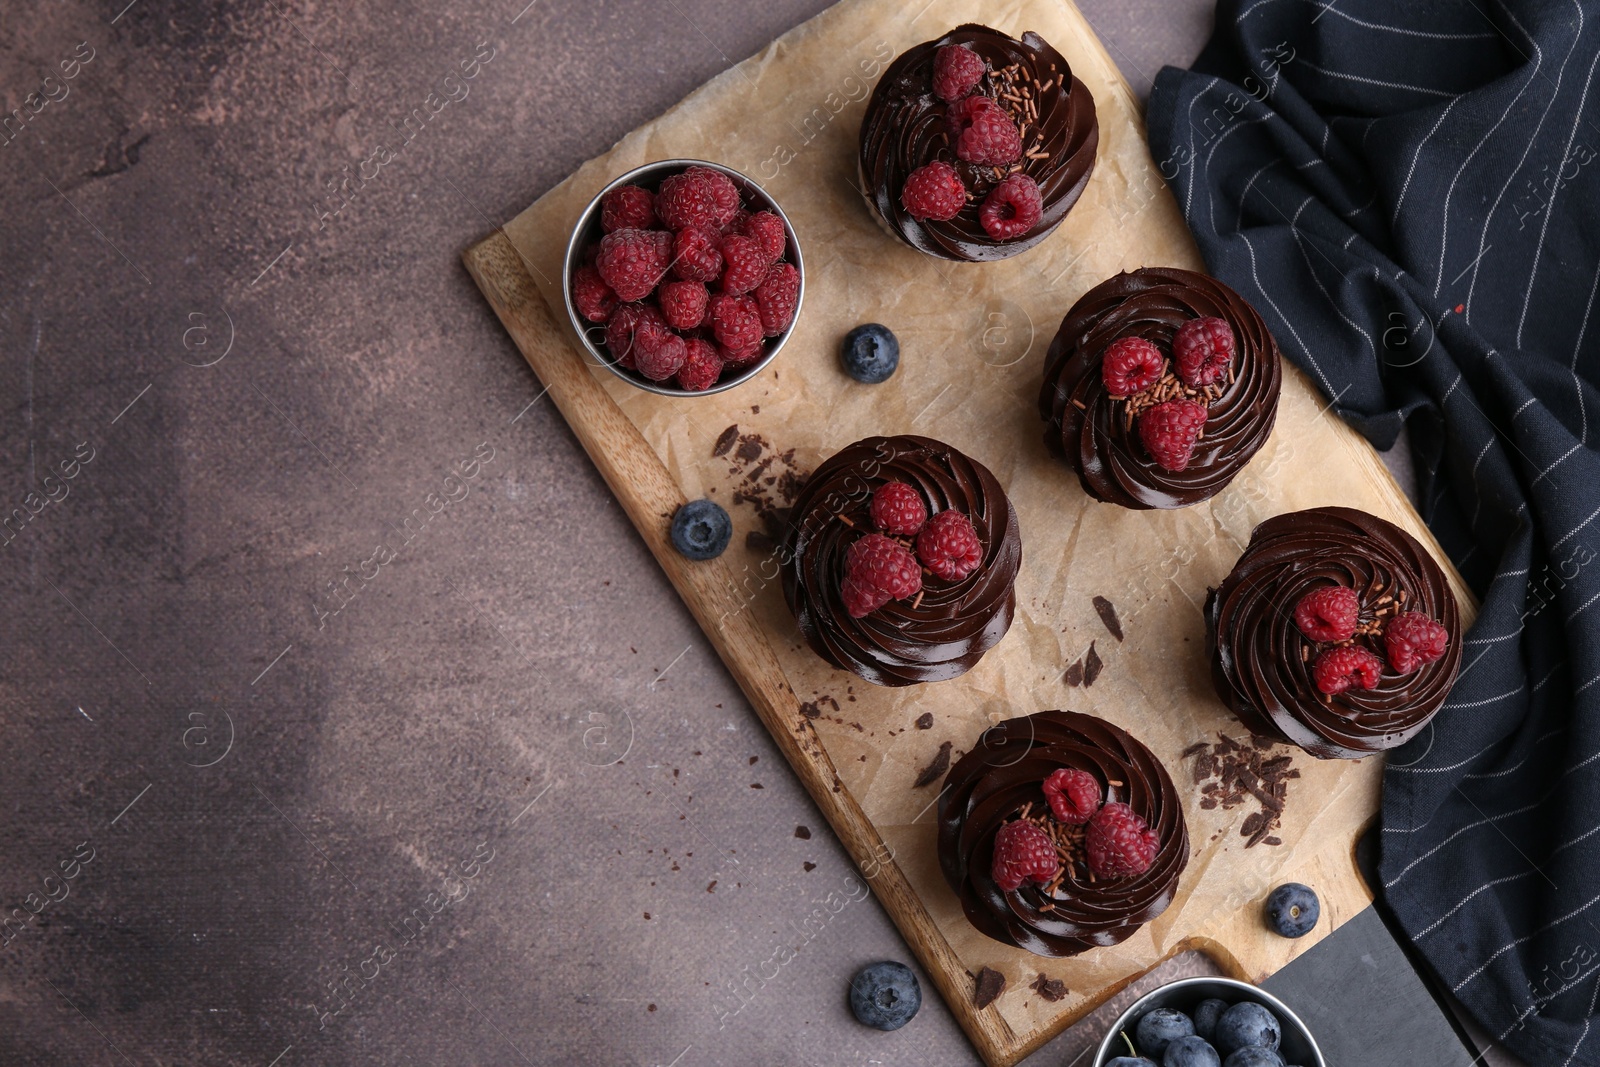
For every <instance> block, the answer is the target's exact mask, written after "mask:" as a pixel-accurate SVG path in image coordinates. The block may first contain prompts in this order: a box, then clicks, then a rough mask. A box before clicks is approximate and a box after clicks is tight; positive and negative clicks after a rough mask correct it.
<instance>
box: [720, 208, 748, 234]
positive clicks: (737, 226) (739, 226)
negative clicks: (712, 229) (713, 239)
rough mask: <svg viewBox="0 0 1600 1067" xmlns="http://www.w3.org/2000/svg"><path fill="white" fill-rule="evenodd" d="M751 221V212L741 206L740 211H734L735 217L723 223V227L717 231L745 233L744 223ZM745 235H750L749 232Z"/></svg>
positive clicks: (721, 232) (722, 232)
mask: <svg viewBox="0 0 1600 1067" xmlns="http://www.w3.org/2000/svg"><path fill="white" fill-rule="evenodd" d="M749 221H750V212H748V211H746V210H745V209H744V208H740V209H739V210H738V211H735V212H734V213H733V218H731V219H729V220H728V221H727V222H725V223H723V225H722V228H721V229H720V230H718V231H717V233H718V234H725V233H744V224H745V223H746V222H749ZM744 235H745V236H746V237H749V236H750V235H749V234H747V233H744Z"/></svg>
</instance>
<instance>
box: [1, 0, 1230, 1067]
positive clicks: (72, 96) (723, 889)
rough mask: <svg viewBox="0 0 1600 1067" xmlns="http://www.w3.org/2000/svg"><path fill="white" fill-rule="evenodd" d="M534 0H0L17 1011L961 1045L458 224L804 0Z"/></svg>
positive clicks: (782, 23) (281, 1064)
mask: <svg viewBox="0 0 1600 1067" xmlns="http://www.w3.org/2000/svg"><path fill="white" fill-rule="evenodd" d="M525 2H526V0H507V2H504V3H490V2H487V0H467V2H464V3H461V4H454V5H448V6H440V5H422V4H403V5H395V6H380V5H377V4H368V3H356V4H350V5H320V4H311V3H307V2H306V0H243V2H239V3H210V4H204V5H194V4H181V3H177V2H174V0H133V2H132V3H128V0H104V2H98V3H88V2H84V0H64V2H61V3H57V4H53V5H50V6H49V7H48V8H42V9H39V10H31V11H29V12H28V13H27V17H26V18H22V17H17V16H13V17H12V18H10V19H8V20H7V22H8V23H10V24H9V25H8V26H7V27H6V32H5V34H4V35H0V92H3V93H4V99H5V104H6V109H7V110H12V109H15V110H12V115H11V118H10V119H9V120H7V121H5V122H4V123H3V129H4V133H3V139H0V176H3V181H4V188H5V189H6V190H7V192H8V194H9V198H8V203H7V207H6V210H5V211H4V212H3V213H0V278H3V280H4V289H3V290H0V330H3V331H4V332H3V336H4V348H3V351H4V356H3V359H0V397H3V398H4V405H5V406H4V417H3V418H0V456H3V469H4V482H3V486H0V490H3V492H4V494H5V495H4V503H3V506H0V515H10V514H12V512H13V509H21V511H20V512H19V513H17V514H15V515H14V516H13V518H12V520H11V522H10V524H9V525H6V526H0V542H3V543H0V589H3V590H4V601H3V603H4V606H5V611H4V614H3V616H0V618H3V620H4V621H3V622H0V731H3V733H0V736H3V738H4V749H3V754H0V800H3V809H0V810H3V811H4V812H5V816H4V821H3V822H0V903H3V904H4V913H3V914H4V916H9V917H10V918H7V919H3V920H0V930H3V933H0V938H3V940H4V947H3V949H0V1062H5V1063H8V1064H9V1063H17V1064H35V1063H38V1064H54V1063H63V1062H71V1063H108V1064H109V1063H129V1064H132V1063H141V1064H142V1063H188V1062H206V1063H219V1064H220V1063H227V1064H259V1065H275V1067H291V1065H293V1064H299V1063H313V1062H320V1063H329V1064H365V1063H373V1064H379V1063H381V1064H399V1063H419V1064H420V1063H444V1062H450V1063H482V1064H517V1063H528V1064H545V1063H556V1062H566V1061H568V1060H572V1059H579V1058H582V1059H584V1060H586V1061H592V1062H597V1063H607V1064H610V1063H632V1064H682V1065H684V1067H687V1065H689V1064H748V1063H780V1062H781V1063H805V1064H828V1065H833V1064H871V1063H880V1062H881V1063H888V1062H904V1063H913V1062H915V1063H927V1064H931V1063H938V1064H946V1063H966V1062H972V1055H971V1052H970V1049H969V1048H968V1047H967V1045H966V1043H965V1040H964V1039H963V1037H962V1035H961V1034H960V1032H959V1031H958V1030H957V1028H956V1027H955V1025H954V1024H953V1022H952V1021H951V1019H950V1017H949V1015H948V1013H947V1012H946V1011H945V1010H944V1008H943V1006H942V1005H940V1004H939V1003H937V1001H936V1000H933V1001H932V1002H930V1003H929V1005H928V1006H927V1007H926V1008H925V1009H924V1011H923V1013H922V1014H921V1015H920V1016H919V1017H918V1019H917V1021H916V1022H915V1023H914V1024H913V1025H912V1026H910V1027H908V1028H907V1029H906V1030H904V1031H901V1032H900V1033H898V1034H894V1035H880V1034H877V1033H875V1032H870V1031H866V1030H864V1029H863V1028H861V1027H859V1026H857V1025H856V1024H854V1023H853V1022H852V1021H851V1020H850V1019H849V1018H848V1013H847V1009H846V1007H845V1004H844V989H845V982H846V979H847V976H848V975H849V974H850V973H851V972H852V971H853V970H854V969H855V968H856V967H857V966H858V965H859V964H861V963H862V962H865V961H867V960H870V959H874V958H880V957H896V958H904V957H905V956H906V953H905V951H904V948H903V946H902V945H901V944H900V942H899V939H898V937H897V935H896V933H895V931H894V929H893V927H892V926H891V925H890V923H889V922H888V920H887V919H886V918H885V917H884V915H883V914H882V912H881V911H879V910H878V908H877V907H876V906H875V905H874V904H872V903H871V901H870V900H866V901H862V900H857V899H853V898H852V897H853V895H852V894H851V893H849V892H847V891H846V890H847V886H848V885H850V884H851V883H850V882H848V881H847V878H848V876H849V874H850V872H851V868H850V866H849V864H848V862H847V860H846V859H845V857H844V855H843V853H842V852H841V850H840V849H839V848H838V846H837V845H836V844H835V843H834V842H833V841H832V840H831V838H830V836H829V834H828V833H827V831H826V829H825V828H824V827H823V826H822V824H821V823H820V821H819V819H818V818H817V815H816V813H815V811H814V809H813V808H812V807H811V806H810V803H809V801H808V800H807V799H806V797H805V795H804V794H803V792H802V791H801V789H800V788H799V786H798V785H797V783H796V782H795V780H794V778H793V777H792V775H791V774H790V773H789V772H788V771H787V769H786V768H785V767H783V765H782V763H781V761H779V760H778V759H777V758H776V756H775V753H774V750H773V748H772V746H771V743H770V742H769V741H768V739H767V738H766V736H765V734H764V732H763V731H762V730H761V729H760V727H759V725H758V724H757V723H756V722H755V721H754V719H753V718H752V717H751V715H750V713H749V710H748V709H747V707H746V706H745V704H744V702H743V699H742V697H741V696H740V694H739V692H738V690H737V689H736V688H735V687H734V686H733V684H732V683H731V681H730V680H729V678H728V676H727V674H726V673H725V671H724V670H723V669H722V667H721V666H720V664H719V663H718V662H717V660H716V659H715V657H714V656H713V655H712V654H711V652H710V650H709V646H708V645H707V644H706V642H705V641H704V639H703V638H702V637H701V636H700V634H699V633H698V632H697V630H696V628H695V626H694V623H693V622H692V620H691V619H690V617H689V615H688V613H687V612H686V611H685V610H684V608H683V606H682V605H681V604H680V603H679V601H678V599H677V598H676V596H674V595H673V593H672V591H671V589H670V588H669V586H668V585H667V583H666V581H665V579H664V578H663V577H662V575H661V574H660V573H659V572H658V570H657V569H656V567H655V565H654V564H653V562H652V561H651V559H650V557H649V555H648V553H647V552H646V551H645V550H644V549H643V547H642V546H641V545H640V543H639V542H638V539H637V538H636V536H635V535H634V533H633V532H632V530H631V528H630V527H629V525H628V523H627V521H626V520H625V519H624V518H623V516H622V515H621V513H620V511H619V510H618V508H617V507H616V505H615V504H614V502H613V501H612V500H611V498H610V496H609V494H608V493H607V491H606V489H605V486H604V485H603V484H602V483H601V481H600V479H599V477H598V476H597V475H596V473H595V471H594V470H593V468H592V467H591V465H590V464H589V462H588V461H587V459H586V458H585V457H584V455H583V453H582V452H581V450H580V449H579V448H578V447H577V445H576V444H575V442H574V440H573V439H572V437H571V435H570V433H569V432H568V430H567V429H566V427H565V426H564V424H563V423H562V422H561V420H560V419H559V418H558V417H556V416H555V414H554V412H553V411H552V410H551V409H550V407H549V406H548V405H547V404H545V403H542V402H538V401H534V402H533V403H531V404H530V401H531V400H534V398H535V397H536V396H537V395H538V393H539V386H538V384H537V382H535V381H534V380H533V378H532V376H531V374H530V373H529V372H528V370H527V368H526V366H525V364H524V363H523V361H522V359H521V358H520V357H519V356H518V354H517V353H516V351H515V350H514V349H513V347H512V345H511V343H510V341H509V340H508V339H507V338H506V336H505V334H504V333H503V332H502V331H501V329H500V327H499V325H498V324H497V323H496V322H495V321H494V319H493V316H492V315H490V314H489V312H488V309H487V308H486V307H485V306H484V304H483V302H482V300H481V298H480V297H479V296H478V294H477V292H476V291H475V289H474V288H473V286H472V284H471V282H470V281H469V279H468V278H467V277H466V275H465V273H464V272H462V271H461V270H460V269H459V267H457V266H456V264H457V260H458V256H459V253H460V250H461V249H462V247H464V246H465V245H466V244H467V243H469V242H470V241H471V240H473V239H475V238H476V237H478V236H480V235H481V234H482V233H484V232H485V231H486V230H488V229H489V228H491V227H492V226H493V225H494V224H495V223H498V222H499V221H501V220H503V219H505V218H507V217H509V216H510V214H512V213H513V212H514V211H515V210H516V209H518V208H520V207H521V206H522V205H524V204H526V203H528V202H529V201H530V200H532V199H533V198H534V197H535V196H537V195H538V194H539V193H541V192H543V191H544V190H545V189H547V188H548V187H549V186H551V185H552V184H554V183H555V182H556V181H557V180H559V179H560V178H561V177H563V176H564V175H566V174H567V173H568V172H570V171H571V170H572V169H573V168H574V167H576V166H577V165H578V164H579V163H580V162H582V161H583V160H584V159H586V158H588V157H590V156H592V155H594V154H596V153H597V152H599V151H601V150H602V149H604V148H605V147H606V146H607V145H609V144H610V143H611V142H612V141H613V140H614V139H615V138H616V137H618V136H619V135H621V134H622V133H623V132H625V131H626V130H629V129H631V128H633V127H634V126H637V125H638V124H639V123H640V122H642V121H643V120H645V119H647V118H648V117H650V116H651V115H654V114H656V113H657V112H659V111H661V110H663V109H664V108H665V107H667V106H669V105H670V104H672V103H673V102H675V101H676V100H677V99H679V98H680V97H682V96H683V95H685V94H686V93H687V92H688V91H689V90H690V89H692V88H693V87H695V86H696V85H698V84H700V83H701V82H702V81H704V80H706V79H707V78H708V77H710V76H711V75H713V74H715V73H716V72H718V71H720V70H722V69H723V68H725V67H726V66H728V65H729V64H730V63H731V62H732V61H735V60H738V59H740V58H743V57H744V56H747V55H749V54H751V53H753V52H755V51H757V50H758V49H759V48H760V47H761V46H763V45H764V44H765V43H766V42H767V41H768V40H770V39H771V38H772V37H773V36H775V35H776V34H777V33H779V32H781V31H782V30H784V29H786V28H788V27H789V26H791V25H793V24H795V23H797V22H799V21H801V20H803V19H804V18H807V17H809V16H810V15H811V14H814V13H815V12H816V11H817V10H819V9H820V8H821V7H822V6H824V5H823V4H821V3H819V2H816V0H780V2H774V3H767V4H761V5H748V4H717V3H713V2H710V0H668V2H667V3H666V4H665V5H659V4H651V3H642V2H636V0H627V2H605V3H599V4H592V3H578V2H575V0H536V2H534V3H532V4H527V6H525V7H524V6H523V5H524V3H525ZM1081 6H1083V8H1084V10H1085V12H1086V14H1087V15H1088V16H1089V18H1090V20H1091V22H1093V23H1094V24H1095V26H1096V27H1097V29H1099V30H1100V32H1101V33H1102V34H1103V36H1104V37H1105V39H1106V41H1107V43H1108V45H1109V46H1110V48H1111V50H1112V52H1113V55H1115V56H1116V57H1117V59H1118V61H1119V63H1121V65H1122V66H1123V69H1124V71H1125V72H1126V74H1127V75H1128V77H1129V79H1130V81H1132V82H1133V84H1134V87H1135V88H1136V89H1137V90H1139V91H1141V92H1143V91H1144V90H1146V89H1147V88H1148V85H1149V81H1150V78H1151V77H1152V76H1153V75H1154V73H1155V71H1156V70H1157V69H1158V68H1159V66H1160V65H1161V64H1162V63H1163V62H1177V63H1186V62H1187V61H1188V60H1189V59H1190V58H1191V57H1192V55H1193V53H1194V52H1195V51H1197V50H1198V48H1199V45H1200V42H1201V41H1202V39H1203V37H1204V34H1205V32H1206V30H1207V27H1208V23H1209V18H1210V14H1209V12H1210V4H1209V3H1207V2H1204V0H1185V2H1183V3H1181V4H1173V3H1170V2H1168V3H1158V2H1155V0H1140V2H1138V3H1132V4H1130V3H1113V2H1109V0H1093V2H1086V3H1084V4H1082V5H1081ZM69 72H70V77H69ZM0 118H3V116H0ZM441 277H443V278H449V279H451V281H449V282H448V283H447V284H445V285H440V284H439V281H438V279H439V278H441ZM86 457H87V458H86ZM69 470H70V471H71V472H72V473H71V476H70V477H68V476H67V472H68V471H69ZM47 476H49V477H48V478H47ZM757 785H759V786H760V787H761V788H760V789H753V788H752V786H757ZM802 827H804V828H809V830H810V831H811V832H810V835H809V837H808V836H806V834H805V833H804V832H802V830H801V828H802ZM86 856H87V857H90V858H89V859H88V860H87V862H85V861H84V857H86ZM74 857H76V858H74ZM68 873H70V874H72V877H71V878H70V879H69V878H67V877H66V875H67V874H68ZM713 882H714V883H715V885H714V886H713V885H712V883H713ZM708 890H709V891H708ZM830 894H832V896H830ZM785 942H787V943H790V944H792V945H794V946H797V947H798V952H797V954H796V955H795V957H794V958H793V959H792V960H790V961H787V962H786V963H784V964H783V965H782V966H781V967H780V966H776V965H775V964H773V963H772V962H770V961H772V960H773V959H774V958H775V957H774V952H775V949H776V947H777V946H778V945H779V944H780V943H785ZM1201 969H1205V964H1204V961H1202V960H1199V959H1196V958H1186V959H1182V960H1179V961H1175V962H1174V963H1173V964H1170V965H1168V967H1167V968H1166V969H1165V970H1164V972H1163V975H1167V976H1170V975H1175V974H1178V973H1185V972H1191V971H1196V970H1201ZM1119 1003H1120V1001H1119V1002H1116V1003H1114V1004H1113V1005H1110V1006H1108V1008H1107V1009H1106V1010H1108V1011H1114V1010H1116V1008H1117V1006H1118V1004H1119ZM1098 1032H1099V1026H1098V1025H1097V1020H1096V1019H1091V1020H1089V1021H1088V1022H1086V1023H1085V1024H1083V1025H1081V1026H1079V1027H1077V1028H1075V1029H1074V1030H1073V1031H1071V1032H1069V1033H1068V1034H1066V1035H1064V1036H1063V1037H1061V1038H1060V1039H1058V1041H1056V1042H1054V1043H1053V1044H1052V1045H1050V1046H1048V1047H1047V1048H1046V1049H1045V1050H1044V1051H1042V1052H1041V1053H1039V1054H1038V1055H1037V1056H1036V1057H1035V1058H1034V1060H1032V1061H1030V1062H1039V1063H1068V1062H1071V1061H1072V1060H1073V1059H1074V1057H1076V1056H1077V1055H1078V1054H1079V1053H1080V1051H1081V1050H1082V1049H1083V1048H1085V1047H1086V1046H1087V1045H1089V1044H1090V1043H1091V1042H1092V1041H1094V1040H1096V1039H1097V1037H1098Z"/></svg>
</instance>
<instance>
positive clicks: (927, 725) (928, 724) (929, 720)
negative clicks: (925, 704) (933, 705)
mask: <svg viewBox="0 0 1600 1067" xmlns="http://www.w3.org/2000/svg"><path fill="white" fill-rule="evenodd" d="M917 729H919V730H931V729H933V712H931V711H925V712H923V713H922V714H921V715H918V716H917Z"/></svg>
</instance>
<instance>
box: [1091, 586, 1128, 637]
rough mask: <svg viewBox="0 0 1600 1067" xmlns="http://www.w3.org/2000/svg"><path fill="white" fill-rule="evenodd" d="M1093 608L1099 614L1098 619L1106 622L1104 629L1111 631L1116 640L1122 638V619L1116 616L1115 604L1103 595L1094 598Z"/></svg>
mask: <svg viewBox="0 0 1600 1067" xmlns="http://www.w3.org/2000/svg"><path fill="white" fill-rule="evenodd" d="M1094 610H1095V611H1096V612H1097V613H1098V614H1099V616H1100V621H1101V622H1103V623H1105V624H1106V629H1107V630H1110V631H1111V636H1112V637H1115V638H1116V639H1117V640H1118V641H1121V640H1122V621H1121V620H1120V619H1118V618H1117V609H1116V605H1114V604H1112V603H1111V601H1109V600H1107V599H1106V598H1105V597H1103V596H1097V597H1095V598H1094Z"/></svg>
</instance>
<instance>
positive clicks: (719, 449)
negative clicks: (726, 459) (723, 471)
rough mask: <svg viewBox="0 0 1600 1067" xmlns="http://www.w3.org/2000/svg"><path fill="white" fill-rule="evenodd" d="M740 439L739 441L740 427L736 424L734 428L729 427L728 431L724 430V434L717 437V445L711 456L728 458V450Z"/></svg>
mask: <svg viewBox="0 0 1600 1067" xmlns="http://www.w3.org/2000/svg"><path fill="white" fill-rule="evenodd" d="M738 439H739V427H738V425H737V424H735V425H733V426H729V427H728V428H727V429H726V430H723V431H722V433H721V434H719V435H718V436H717V443H716V444H715V445H713V446H712V448H711V454H712V455H713V456H726V455H727V454H728V450H729V449H731V448H732V447H733V443H734V442H735V441H737V440H738Z"/></svg>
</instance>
